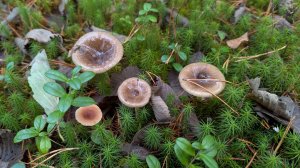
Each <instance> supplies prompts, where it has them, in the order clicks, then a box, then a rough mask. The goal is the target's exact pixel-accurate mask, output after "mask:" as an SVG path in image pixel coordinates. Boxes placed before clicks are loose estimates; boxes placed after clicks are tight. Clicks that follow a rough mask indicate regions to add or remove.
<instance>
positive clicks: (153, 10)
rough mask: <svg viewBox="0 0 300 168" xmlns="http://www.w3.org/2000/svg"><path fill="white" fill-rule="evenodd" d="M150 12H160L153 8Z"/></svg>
mask: <svg viewBox="0 0 300 168" xmlns="http://www.w3.org/2000/svg"><path fill="white" fill-rule="evenodd" d="M150 11H151V12H158V10H157V9H155V8H151V9H150Z"/></svg>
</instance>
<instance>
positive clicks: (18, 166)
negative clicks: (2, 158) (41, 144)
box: [10, 162, 26, 168]
mask: <svg viewBox="0 0 300 168" xmlns="http://www.w3.org/2000/svg"><path fill="white" fill-rule="evenodd" d="M10 168H26V166H25V163H23V162H18V163H15V164H14V165H12V166H11V167H10Z"/></svg>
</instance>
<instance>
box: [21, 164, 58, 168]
mask: <svg viewBox="0 0 300 168" xmlns="http://www.w3.org/2000/svg"><path fill="white" fill-rule="evenodd" d="M25 164H27V165H35V166H44V167H49V168H55V167H53V166H48V165H45V164H40V163H25Z"/></svg>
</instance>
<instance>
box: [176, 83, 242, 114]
mask: <svg viewBox="0 0 300 168" xmlns="http://www.w3.org/2000/svg"><path fill="white" fill-rule="evenodd" d="M182 80H184V79H182ZM184 81H187V82H190V83H193V84H194V85H197V86H199V87H201V88H202V89H204V90H205V91H206V92H208V93H210V94H212V95H213V96H215V97H216V98H217V99H219V100H220V101H221V102H222V103H224V104H225V105H226V106H227V107H228V108H230V110H232V111H233V112H234V113H236V114H237V115H240V114H239V113H238V112H237V111H235V110H234V109H233V108H232V107H231V106H229V104H227V103H226V102H225V101H224V100H223V99H221V98H220V97H219V96H217V95H216V94H214V93H212V92H211V91H209V90H208V89H206V88H205V87H203V86H201V85H199V84H198V83H196V82H193V81H189V80H184Z"/></svg>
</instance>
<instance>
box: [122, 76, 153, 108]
mask: <svg viewBox="0 0 300 168" xmlns="http://www.w3.org/2000/svg"><path fill="white" fill-rule="evenodd" d="M118 97H119V100H120V101H121V102H122V103H123V104H124V105H125V106H127V107H132V108H138V107H143V106H145V105H146V104H147V103H148V102H149V99H150V97H151V87H150V86H149V84H148V83H147V82H146V81H144V80H142V79H139V78H136V77H133V78H128V79H126V80H125V81H123V82H122V84H121V85H120V86H119V88H118Z"/></svg>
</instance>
